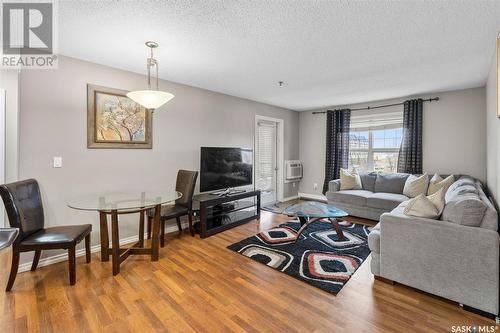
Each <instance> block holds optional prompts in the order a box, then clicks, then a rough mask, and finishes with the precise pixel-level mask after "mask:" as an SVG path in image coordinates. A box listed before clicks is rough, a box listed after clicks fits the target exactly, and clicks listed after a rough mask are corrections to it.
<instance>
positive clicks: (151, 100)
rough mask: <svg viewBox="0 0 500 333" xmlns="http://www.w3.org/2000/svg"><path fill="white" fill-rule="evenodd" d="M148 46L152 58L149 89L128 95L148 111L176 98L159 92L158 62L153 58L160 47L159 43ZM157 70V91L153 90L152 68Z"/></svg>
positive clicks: (149, 64) (150, 61) (149, 63)
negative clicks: (156, 49)
mask: <svg viewBox="0 0 500 333" xmlns="http://www.w3.org/2000/svg"><path fill="white" fill-rule="evenodd" d="M146 46H147V47H149V48H150V50H151V57H150V58H148V60H147V68H148V89H147V90H136V91H131V92H129V93H127V97H128V98H130V99H131V100H133V101H134V102H136V103H139V104H140V105H142V106H144V107H145V108H146V109H152V110H155V109H158V108H159V107H160V106H162V105H163V104H165V103H167V102H168V101H170V100H171V99H172V98H174V95H173V94H171V93H169V92H166V91H160V90H158V61H156V59H155V58H153V49H155V48H157V47H158V43H156V42H151V41H148V42H146ZM152 67H155V68H156V90H153V89H151V68H152Z"/></svg>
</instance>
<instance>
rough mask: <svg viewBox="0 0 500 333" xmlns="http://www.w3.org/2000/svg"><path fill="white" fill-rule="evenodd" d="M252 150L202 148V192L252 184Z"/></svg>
mask: <svg viewBox="0 0 500 333" xmlns="http://www.w3.org/2000/svg"><path fill="white" fill-rule="evenodd" d="M252 160H253V153H252V149H244V148H219V147H201V161H200V162H201V163H200V164H201V165H200V192H208V191H215V190H222V189H227V188H230V187H238V186H245V185H251V184H252V174H253V171H252V168H253V162H252Z"/></svg>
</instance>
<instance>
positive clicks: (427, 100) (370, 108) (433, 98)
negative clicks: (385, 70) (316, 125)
mask: <svg viewBox="0 0 500 333" xmlns="http://www.w3.org/2000/svg"><path fill="white" fill-rule="evenodd" d="M422 101H423V102H432V101H436V102H437V101H439V97H432V98H429V99H424V100H422ZM403 104H404V102H402V103H394V104H385V105H377V106H367V107H364V108H357V109H351V111H360V110H373V109H380V108H386V107H389V106H397V105H403ZM340 110H343V109H335V110H327V111H340ZM327 111H314V112H313V113H312V114H323V113H326V112H327Z"/></svg>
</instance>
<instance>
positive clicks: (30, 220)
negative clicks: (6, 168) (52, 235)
mask: <svg viewBox="0 0 500 333" xmlns="http://www.w3.org/2000/svg"><path fill="white" fill-rule="evenodd" d="M0 195H1V196H2V200H3V203H4V206H5V210H6V211H7V215H8V217H9V224H10V226H11V227H12V228H19V238H18V240H22V239H23V238H25V237H27V236H29V235H31V234H33V233H35V232H37V231H39V230H41V229H43V227H44V224H45V221H44V215H43V206H42V197H41V195H40V188H39V186H38V182H37V181H36V180H35V179H27V180H22V181H18V182H14V183H10V184H4V185H0Z"/></svg>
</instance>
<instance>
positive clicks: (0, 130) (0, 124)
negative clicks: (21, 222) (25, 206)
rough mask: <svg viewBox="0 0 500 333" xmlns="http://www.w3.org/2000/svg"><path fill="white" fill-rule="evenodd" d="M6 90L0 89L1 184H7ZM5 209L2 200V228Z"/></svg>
mask: <svg viewBox="0 0 500 333" xmlns="http://www.w3.org/2000/svg"><path fill="white" fill-rule="evenodd" d="M5 96H6V93H5V90H4V89H0V184H5V110H6V104H5V103H6V101H5ZM5 221H6V220H5V209H4V206H3V201H2V200H0V227H3V226H5Z"/></svg>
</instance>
